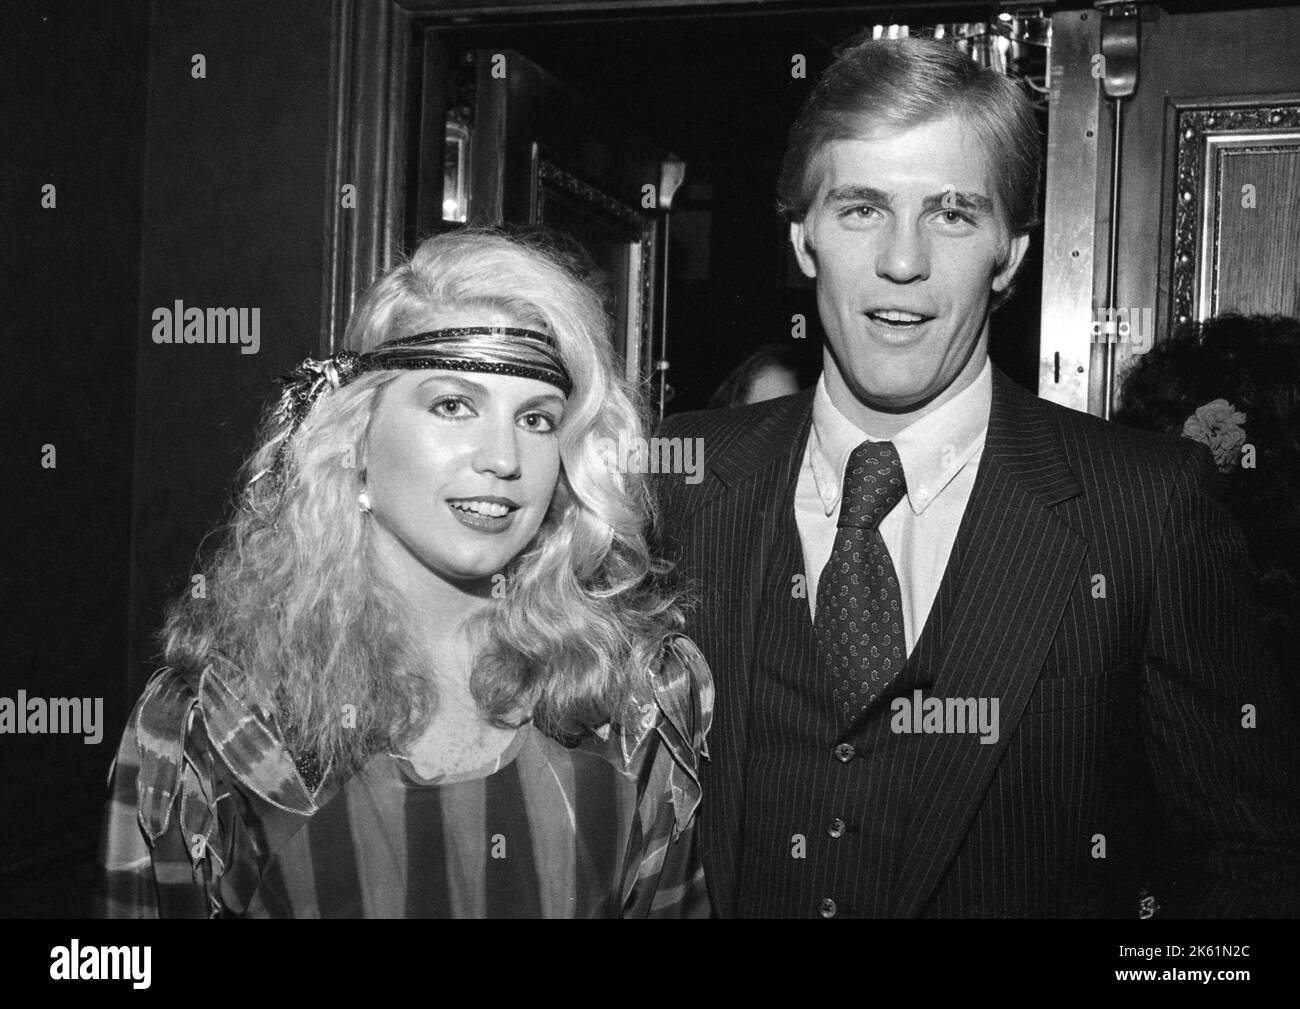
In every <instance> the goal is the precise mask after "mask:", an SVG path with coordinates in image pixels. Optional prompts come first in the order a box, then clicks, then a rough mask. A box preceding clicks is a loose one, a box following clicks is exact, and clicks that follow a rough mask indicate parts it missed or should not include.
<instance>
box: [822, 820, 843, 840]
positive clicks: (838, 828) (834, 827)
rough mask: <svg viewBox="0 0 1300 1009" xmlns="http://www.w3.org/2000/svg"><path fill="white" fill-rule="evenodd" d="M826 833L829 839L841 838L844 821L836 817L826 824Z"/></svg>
mask: <svg viewBox="0 0 1300 1009" xmlns="http://www.w3.org/2000/svg"><path fill="white" fill-rule="evenodd" d="M826 833H828V834H830V835H831V837H843V836H844V821H843V820H841V819H840V818H839V817H838V816H837V817H836V818H835V819H834V820H832V821H831V822H830V823H828V824H826Z"/></svg>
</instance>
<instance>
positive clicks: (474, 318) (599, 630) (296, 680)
mask: <svg viewBox="0 0 1300 1009" xmlns="http://www.w3.org/2000/svg"><path fill="white" fill-rule="evenodd" d="M347 345H348V346H349V347H353V348H356V350H355V351H345V352H343V353H340V354H338V355H335V356H334V357H332V358H330V359H328V360H326V361H313V360H310V359H309V360H308V361H305V362H304V363H303V365H302V366H301V367H300V368H299V369H298V370H297V371H296V372H295V373H294V374H293V375H292V376H288V377H287V378H286V380H285V382H286V388H285V391H284V394H283V396H282V397H281V399H280V401H279V403H278V404H277V405H276V406H275V407H274V408H273V409H272V410H271V411H270V412H269V413H268V415H267V418H266V421H265V422H264V425H263V431H262V435H261V437H260V438H259V443H258V448H257V450H256V451H255V453H254V454H253V456H252V458H251V459H250V460H249V462H248V465H247V473H246V476H247V481H246V484H245V487H244V490H243V493H242V496H241V499H240V502H239V507H238V509H237V512H236V514H235V516H234V518H233V520H232V521H231V523H230V524H229V526H228V528H227V529H226V531H225V536H224V538H223V540H222V542H221V545H220V546H219V548H218V549H217V550H216V552H215V554H214V555H213V556H212V558H211V560H210V562H209V563H208V564H207V565H206V566H205V568H204V574H205V578H206V584H207V593H206V598H193V597H191V596H190V595H186V596H184V597H182V598H181V599H179V600H178V601H177V602H176V603H175V604H174V605H173V606H172V608H171V610H170V612H169V614H168V617H167V621H166V626H165V628H164V630H163V632H162V635H161V640H162V647H163V658H164V662H165V667H164V668H163V669H161V670H160V671H159V672H158V673H157V674H156V675H155V676H154V677H153V679H152V680H151V681H150V683H149V685H148V687H147V688H146V690H145V693H144V695H143V697H142V698H141V700H140V702H139V703H138V704H137V706H136V708H135V710H134V712H133V713H132V716H131V718H130V720H129V722H128V725H127V729H126V732H125V734H124V736H123V740H122V744H121V747H120V749H119V752H118V756H117V762H116V766H115V771H114V786H113V797H112V800H111V802H110V806H109V816H108V821H107V823H106V825H105V832H104V851H103V860H104V866H105V888H104V890H105V894H104V895H105V900H106V912H107V913H108V914H109V915H111V916H155V915H157V916H164V917H168V916H186V917H197V916H220V917H241V916H250V917H263V916H273V917H339V916H346V917H363V916H364V917H501V916H529V917H574V916H580V917H592V916H620V915H622V916H637V915H663V916H680V915H703V914H707V913H708V905H707V897H706V896H705V891H704V888H703V878H702V870H701V867H700V860H699V855H698V851H697V848H696V845H695V842H694V838H695V830H694V815H695V811H696V808H697V806H698V804H699V801H700V789H699V766H698V765H699V759H700V758H701V757H702V756H704V755H705V748H704V736H705V733H706V732H707V730H708V727H709V723H710V719H711V714H712V696H713V695H712V681H711V679H710V676H709V671H708V668H707V666H706V665H705V663H704V660H703V658H702V657H701V656H700V654H699V652H698V651H697V650H696V649H695V647H694V645H693V644H692V643H691V642H690V641H689V639H686V638H684V637H682V636H680V635H679V634H677V633H676V628H677V627H679V626H680V623H681V618H680V611H679V605H678V601H677V599H676V598H675V596H674V595H673V594H672V593H671V592H669V591H668V590H666V589H664V588H663V587H662V585H661V579H660V578H659V577H658V576H659V575H660V574H662V565H661V563H660V562H658V561H656V560H655V559H654V558H652V556H651V555H650V552H649V549H648V547H647V543H646V539H645V529H646V525H647V522H648V519H649V512H650V501H649V498H648V496H647V491H646V488H645V486H644V484H643V482H642V480H641V478H640V476H639V475H638V474H637V473H624V472H617V471H616V468H615V467H613V466H611V465H609V460H608V459H607V458H605V457H604V456H603V455H602V453H601V446H602V445H603V444H608V443H609V442H610V441H614V440H617V438H618V436H619V434H620V433H623V434H624V436H625V437H636V436H639V435H640V434H641V433H642V424H641V420H640V416H639V413H638V410H637V407H636V405H635V398H634V396H633V394H632V392H631V391H630V390H629V388H628V387H627V386H626V385H625V383H624V382H622V381H621V380H620V379H619V378H618V376H617V372H616V368H615V365H614V360H613V355H612V353H611V349H610V341H609V335H608V321H607V319H606V317H605V315H604V313H603V311H602V309H601V306H600V303H599V300H598V299H597V297H596V296H595V294H594V293H593V292H592V291H591V290H590V289H589V288H588V287H586V286H585V285H584V284H582V283H581V282H580V281H579V280H578V279H577V278H576V277H575V276H574V275H573V273H572V272H571V271H570V270H569V269H567V268H566V267H565V265H564V262H563V260H562V259H561V258H560V257H558V256H557V255H556V254H554V253H552V252H550V251H548V250H547V249H546V248H544V247H542V246H540V245H538V244H534V243H529V242H524V241H521V240H519V239H515V238H510V237H507V236H505V235H503V234H499V233H493V232H482V231H462V232H456V233H452V234H449V235H443V236H440V237H437V238H432V239H429V240H427V241H425V242H424V243H423V244H421V245H420V246H419V247H418V248H417V249H416V250H415V252H414V254H413V255H412V256H411V258H410V260H409V261H408V262H405V263H403V264H402V265H400V266H398V267H397V268H396V269H394V270H392V271H390V272H389V273H388V274H386V275H385V276H384V277H382V278H381V279H380V280H379V281H378V282H376V283H375V285H374V286H373V287H372V288H371V289H370V291H369V292H368V293H367V294H366V296H365V298H364V300H363V301H362V303H361V305H360V306H359V307H358V309H357V311H356V313H355V315H354V316H353V318H352V320H351V323H350V326H349V329H348V334H347Z"/></svg>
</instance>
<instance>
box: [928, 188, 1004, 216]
mask: <svg viewBox="0 0 1300 1009" xmlns="http://www.w3.org/2000/svg"><path fill="white" fill-rule="evenodd" d="M945 200H946V201H947V203H946V204H945V203H944V201H945ZM921 209H922V210H925V211H930V210H965V211H968V212H971V213H976V214H992V213H993V201H992V200H991V199H989V198H988V197H987V196H985V195H984V194H983V193H972V192H968V191H962V190H959V189H945V190H944V191H943V192H942V193H939V194H938V195H937V196H927V197H926V198H925V199H924V200H923V201H921Z"/></svg>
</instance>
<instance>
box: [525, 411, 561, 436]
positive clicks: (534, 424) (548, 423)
mask: <svg viewBox="0 0 1300 1009" xmlns="http://www.w3.org/2000/svg"><path fill="white" fill-rule="evenodd" d="M519 424H520V426H521V427H523V428H524V430H526V431H534V432H536V433H538V434H550V433H551V432H552V431H554V430H555V418H554V417H552V416H551V415H550V414H546V413H526V414H524V415H523V416H522V417H520V418H519Z"/></svg>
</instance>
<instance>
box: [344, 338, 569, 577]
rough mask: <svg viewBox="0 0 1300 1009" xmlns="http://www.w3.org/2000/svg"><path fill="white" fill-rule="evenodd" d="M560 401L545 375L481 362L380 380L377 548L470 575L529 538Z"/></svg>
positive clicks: (541, 513)
mask: <svg viewBox="0 0 1300 1009" xmlns="http://www.w3.org/2000/svg"><path fill="white" fill-rule="evenodd" d="M455 324H460V323H455ZM465 324H467V325H468V323H465ZM479 324H482V323H479ZM564 404H565V399H564V395H563V394H562V393H561V392H560V390H559V389H557V388H556V387H555V386H553V385H550V384H549V383H547V382H541V381H538V380H536V379H531V378H516V377H514V376H510V375H493V374H479V373H477V372H458V371H409V372H402V373H401V374H400V375H399V376H398V377H397V378H396V379H394V380H393V381H392V382H391V383H390V384H389V385H388V386H387V387H386V388H385V389H384V390H383V392H382V394H381V396H380V401H379V403H378V405H377V406H376V409H375V414H374V416H373V417H372V418H371V421H370V427H369V432H368V443H367V450H366V494H367V496H368V497H369V498H370V503H371V508H372V513H371V515H370V520H371V521H372V522H373V523H374V528H375V537H374V543H375V549H376V551H377V552H378V553H379V555H380V556H381V558H382V559H383V560H384V561H385V562H387V563H388V565H389V566H390V568H392V569H393V570H394V571H395V572H396V573H397V574H398V576H399V578H400V577H402V575H403V572H405V573H406V574H407V575H419V574H420V569H424V570H426V571H429V572H432V573H433V574H435V575H437V576H438V577H439V578H441V579H443V580H444V581H446V582H449V583H453V584H457V585H461V586H464V585H466V584H467V583H474V582H478V581H481V580H483V579H485V578H490V577H491V576H492V575H493V574H494V573H496V572H499V571H501V569H502V568H504V567H505V566H506V565H507V564H508V563H509V562H510V561H511V560H513V559H514V558H515V557H516V556H517V555H518V554H519V553H520V552H521V551H522V550H523V549H524V548H525V547H526V546H527V545H528V543H529V542H530V541H531V540H532V539H533V537H534V535H536V533H537V530H538V527H539V526H540V525H541V523H542V520H543V519H544V518H545V517H546V512H547V509H548V508H549V507H550V504H551V498H552V496H553V495H554V493H555V486H556V482H557V480H558V479H559V474H560V449H559V439H558V436H557V434H556V431H557V429H558V427H559V424H560V421H561V419H562V418H563V416H564Z"/></svg>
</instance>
